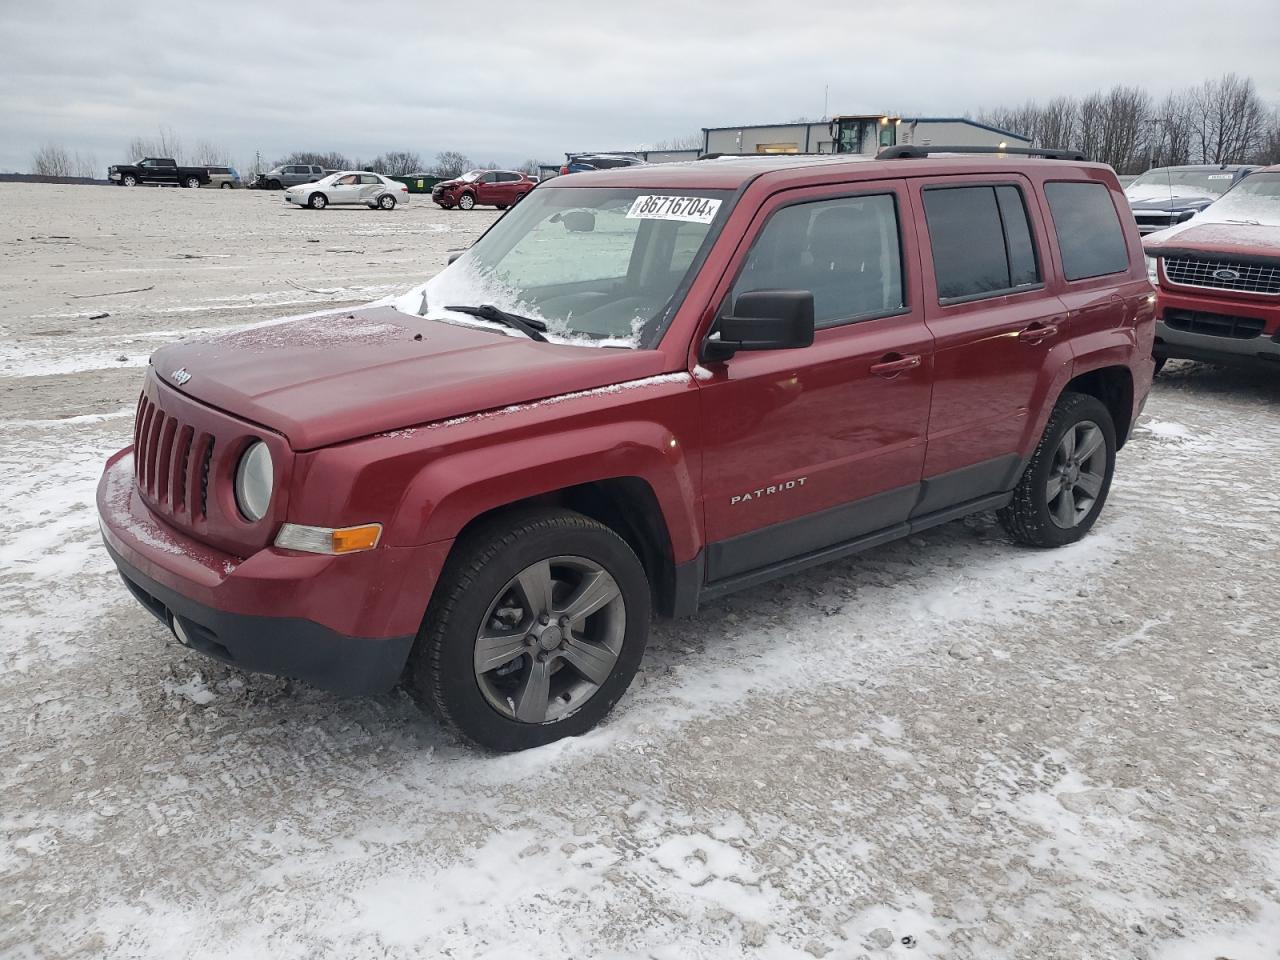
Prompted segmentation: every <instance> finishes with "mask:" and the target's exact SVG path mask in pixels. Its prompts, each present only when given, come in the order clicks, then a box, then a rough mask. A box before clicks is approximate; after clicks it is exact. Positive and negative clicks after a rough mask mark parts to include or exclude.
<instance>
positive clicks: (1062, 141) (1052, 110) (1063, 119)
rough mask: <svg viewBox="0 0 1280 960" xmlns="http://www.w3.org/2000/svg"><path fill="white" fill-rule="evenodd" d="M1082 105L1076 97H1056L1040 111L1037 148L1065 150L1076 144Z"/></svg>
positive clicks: (1036, 133) (1036, 134)
mask: <svg viewBox="0 0 1280 960" xmlns="http://www.w3.org/2000/svg"><path fill="white" fill-rule="evenodd" d="M1079 123H1080V105H1079V104H1078V103H1076V101H1075V98H1074V97H1054V98H1053V99H1052V100H1050V101H1049V102H1048V103H1047V104H1045V106H1044V109H1043V110H1040V111H1039V117H1038V118H1037V121H1036V128H1035V131H1034V132H1035V143H1036V145H1037V146H1040V147H1046V148H1052V149H1058V150H1064V149H1068V148H1070V147H1071V146H1072V145H1073V144H1074V143H1075V142H1076V129H1077V127H1078V126H1079Z"/></svg>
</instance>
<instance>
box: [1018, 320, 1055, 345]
mask: <svg viewBox="0 0 1280 960" xmlns="http://www.w3.org/2000/svg"><path fill="white" fill-rule="evenodd" d="M1057 334H1058V325H1057V324H1056V323H1041V322H1040V321H1039V320H1037V321H1036V322H1035V323H1033V324H1032V325H1031V326H1029V327H1026V328H1024V329H1022V330H1019V331H1018V339H1019V340H1021V341H1022V342H1023V343H1039V342H1040V341H1041V340H1047V339H1048V338H1049V337H1054V336H1057Z"/></svg>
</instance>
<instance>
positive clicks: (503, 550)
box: [405, 509, 650, 751]
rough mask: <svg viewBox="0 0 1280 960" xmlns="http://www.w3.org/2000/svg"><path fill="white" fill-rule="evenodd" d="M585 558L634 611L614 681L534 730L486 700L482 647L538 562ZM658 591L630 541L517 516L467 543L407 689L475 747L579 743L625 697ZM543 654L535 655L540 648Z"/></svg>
mask: <svg viewBox="0 0 1280 960" xmlns="http://www.w3.org/2000/svg"><path fill="white" fill-rule="evenodd" d="M565 556H572V557H582V558H586V559H587V560H590V561H592V562H594V563H596V564H598V565H600V566H601V567H602V568H604V569H605V570H606V571H607V572H608V573H609V575H610V576H612V577H613V579H614V581H615V582H616V584H617V586H618V588H619V590H620V592H621V598H622V602H623V604H624V609H625V618H626V619H625V628H624V631H623V639H622V646H621V649H620V652H619V654H618V658H617V660H616V662H615V663H614V665H613V668H612V671H611V672H610V673H609V675H608V677H607V679H605V680H604V682H603V683H601V684H600V686H599V687H598V689H596V690H595V692H594V693H593V694H592V695H591V696H589V697H588V698H587V699H586V700H585V701H584V702H583V703H582V705H581V706H580V707H578V709H577V710H576V711H574V712H572V713H569V714H567V715H566V716H564V717H560V718H558V719H555V720H549V721H543V722H540V723H526V722H521V721H519V720H516V719H514V718H513V717H508V716H504V715H503V714H501V713H499V712H498V710H497V709H496V708H495V707H494V706H493V705H492V704H491V703H490V702H489V700H488V699H486V696H485V694H484V693H483V692H482V691H481V687H480V681H479V680H478V679H477V676H476V673H475V663H474V658H475V644H476V638H477V634H478V632H479V630H480V627H481V626H482V622H483V621H484V619H485V616H486V614H487V612H488V611H489V609H490V607H491V606H492V605H493V603H494V602H495V601H496V600H498V599H499V598H500V597H501V596H502V595H503V591H504V589H505V588H506V586H507V585H508V584H509V583H510V582H511V580H512V578H513V577H515V575H516V574H518V573H520V572H521V571H522V570H525V569H526V568H527V567H529V566H530V565H531V564H535V563H537V562H538V561H539V560H545V559H548V558H551V557H565ZM649 610H650V596H649V581H648V580H647V579H646V577H645V573H644V568H643V567H642V566H641V565H640V561H639V560H638V559H637V558H636V555H635V553H634V552H632V550H631V548H630V547H629V546H628V545H627V543H626V541H625V540H623V539H622V538H621V537H619V536H618V535H617V534H616V533H614V532H613V531H612V530H611V529H609V528H608V527H606V526H605V525H604V524H601V523H598V522H596V521H595V520H592V519H590V518H589V517H585V516H583V515H582V514H579V513H574V512H572V511H569V510H555V509H537V510H529V511H520V512H518V513H509V514H506V515H502V516H499V517H498V518H496V520H495V521H493V522H490V523H487V524H484V525H482V526H480V527H478V528H477V529H476V530H475V531H474V533H472V534H470V535H469V536H467V537H466V538H465V540H462V541H459V543H458V544H457V545H456V546H455V547H454V550H453V552H452V553H451V554H450V557H449V560H448V562H447V563H446V564H445V568H444V571H443V572H442V574H441V576H440V580H439V581H438V583H437V584H436V588H435V592H434V594H433V595H432V598H431V603H430V605H429V607H428V608H427V615H426V617H425V619H424V620H423V624H422V628H421V629H420V630H419V632H418V638H417V640H416V641H415V643H414V647H413V652H412V653H411V654H410V656H409V664H408V668H407V670H406V672H405V685H406V687H407V688H408V690H409V692H410V693H411V694H412V696H413V697H414V699H415V700H417V701H418V703H419V704H421V705H422V706H424V707H426V708H427V709H429V710H430V711H431V712H432V713H434V714H435V715H436V716H437V717H438V718H440V720H441V721H442V722H443V723H444V724H445V725H447V726H449V727H451V728H452V729H454V730H456V731H457V732H458V733H459V734H461V735H462V736H463V737H465V738H466V739H468V740H470V741H471V742H473V743H475V744H478V745H479V746H481V747H485V748H487V749H489V750H497V751H514V750H526V749H529V748H530V747H537V746H541V745H542V744H546V743H551V742H552V741H554V740H559V739H561V738H562V737H572V736H578V735H580V734H583V733H585V732H587V731H588V730H590V729H591V728H592V727H594V726H595V725H596V724H598V723H599V722H600V721H601V720H602V719H604V717H605V716H606V715H607V714H608V713H609V711H610V710H611V709H612V708H613V705H614V704H615V703H616V702H617V701H618V699H619V698H620V697H621V696H622V695H623V693H625V692H626V690H627V687H628V686H629V685H630V683H631V680H632V678H633V677H634V676H635V672H636V669H637V668H638V667H639V665H640V659H641V657H642V656H643V655H644V647H645V642H646V641H647V639H648V634H649ZM534 649H536V647H535V648H534Z"/></svg>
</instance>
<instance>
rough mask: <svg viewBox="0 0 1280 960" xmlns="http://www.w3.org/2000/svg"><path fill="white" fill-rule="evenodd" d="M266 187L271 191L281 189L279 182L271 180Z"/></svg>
mask: <svg viewBox="0 0 1280 960" xmlns="http://www.w3.org/2000/svg"><path fill="white" fill-rule="evenodd" d="M267 186H268V187H270V188H271V189H272V190H279V189H281V187H280V181H279V180H272V181H271V182H270V183H268V184H267Z"/></svg>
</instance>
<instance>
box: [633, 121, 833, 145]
mask: <svg viewBox="0 0 1280 960" xmlns="http://www.w3.org/2000/svg"><path fill="white" fill-rule="evenodd" d="M794 122H795V123H808V122H809V121H807V120H803V119H802V120H796V121H794ZM648 149H650V150H701V149H702V131H701V130H695V131H691V132H689V133H685V134H682V135H680V136H678V137H670V138H668V139H666V140H659V141H657V142H656V143H655V144H653V146H651V147H649V148H648Z"/></svg>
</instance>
